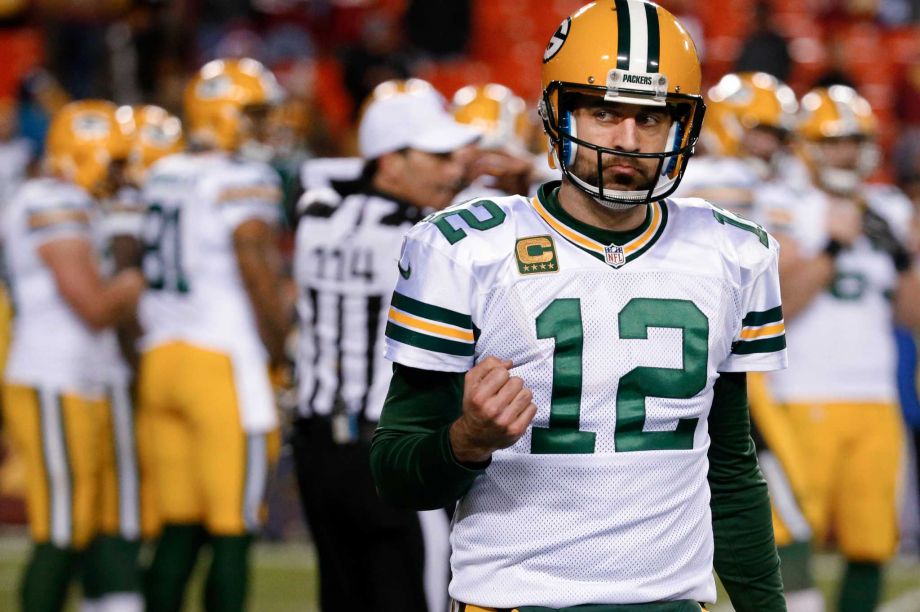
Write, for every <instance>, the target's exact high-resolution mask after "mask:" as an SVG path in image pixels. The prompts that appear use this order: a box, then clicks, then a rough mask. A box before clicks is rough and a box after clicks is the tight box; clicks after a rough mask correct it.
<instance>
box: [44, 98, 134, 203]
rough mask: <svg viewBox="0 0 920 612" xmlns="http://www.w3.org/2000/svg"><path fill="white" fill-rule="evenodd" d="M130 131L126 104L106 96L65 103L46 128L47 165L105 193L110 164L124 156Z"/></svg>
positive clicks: (131, 124)
mask: <svg viewBox="0 0 920 612" xmlns="http://www.w3.org/2000/svg"><path fill="white" fill-rule="evenodd" d="M134 131H135V125H134V117H133V114H132V112H131V109H130V108H128V107H118V106H116V105H115V104H113V103H112V102H109V101H107V100H79V101H77V102H71V103H69V104H66V105H65V106H64V107H63V108H62V109H61V110H60V111H58V113H57V114H56V115H55V116H54V118H53V119H52V121H51V126H50V127H49V128H48V136H47V139H46V146H45V158H46V161H47V164H48V166H49V169H50V170H51V172H53V173H54V174H56V175H58V176H60V177H62V178H64V179H66V180H69V181H72V182H74V183H76V184H77V185H80V186H81V187H83V188H84V189H86V190H87V191H89V192H90V193H91V194H92V195H94V196H97V197H98V196H102V195H105V192H106V190H107V189H108V188H109V187H110V185H109V184H108V178H109V169H110V166H111V165H112V163H113V162H115V161H118V160H122V161H123V160H126V159H127V158H128V155H129V151H130V146H131V139H132V138H133V136H134Z"/></svg>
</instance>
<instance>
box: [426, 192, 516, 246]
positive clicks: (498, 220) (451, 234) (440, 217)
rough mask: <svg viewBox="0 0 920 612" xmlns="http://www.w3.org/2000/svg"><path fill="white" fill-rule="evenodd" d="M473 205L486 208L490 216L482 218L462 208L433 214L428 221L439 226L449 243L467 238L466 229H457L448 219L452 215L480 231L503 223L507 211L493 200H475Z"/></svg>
mask: <svg viewBox="0 0 920 612" xmlns="http://www.w3.org/2000/svg"><path fill="white" fill-rule="evenodd" d="M472 206H479V207H482V208H485V209H486V212H488V213H489V217H488V218H486V219H480V218H478V217H477V216H476V215H474V214H473V213H472V211H470V210H468V209H466V208H463V209H461V210H445V211H444V212H440V213H437V214H435V215H433V216H432V217H430V218H429V220H428V221H429V222H430V223H434V225H435V227H437V228H438V231H440V232H441V234H443V235H444V237H445V238H447V241H448V242H449V243H451V244H456V243H458V242H460V241H461V240H463V239H464V238H466V231H465V230H462V229H457V228H455V227H454V226H453V225H451V224H450V221H448V219H450V217H460V218H461V219H463V221H464V222H466V224H467V226H469V227H470V228H472V229H474V230H479V231H485V230H488V229H492V228H493V227H495V226H497V225H501V224H502V222H503V221H504V220H505V212H504V211H503V210H502V209H501V208H499V207H498V204H496V203H495V202H492V201H491V200H479V201H478V202H473V204H472Z"/></svg>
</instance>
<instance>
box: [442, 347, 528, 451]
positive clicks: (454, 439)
mask: <svg viewBox="0 0 920 612" xmlns="http://www.w3.org/2000/svg"><path fill="white" fill-rule="evenodd" d="M511 365H512V364H511V361H510V360H505V361H502V360H500V359H498V358H496V357H486V358H485V359H483V360H482V361H480V362H479V363H478V364H476V365H475V366H474V367H473V369H471V370H470V371H469V372H467V373H466V378H465V379H464V382H463V414H462V415H461V416H460V418H459V419H457V420H456V421H454V423H453V425H451V427H450V443H451V447H452V448H453V451H454V456H455V457H456V458H457V460H458V461H459V462H461V463H482V462H484V461H488V460H489V457H491V456H492V453H493V452H494V451H496V450H498V449H501V448H508V447H509V446H511V445H512V444H514V443H515V442H517V440H518V439H519V438H520V437H521V436H522V435H524V432H525V431H527V427H528V425H530V422H531V421H532V420H533V417H534V415H535V414H537V406H536V404H534V403H533V393H532V392H531V391H530V389H526V388H525V387H524V380H523V379H522V378H520V377H518V376H511V374H510V372H509V370H510V369H511Z"/></svg>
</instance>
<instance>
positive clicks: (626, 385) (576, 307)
mask: <svg viewBox="0 0 920 612" xmlns="http://www.w3.org/2000/svg"><path fill="white" fill-rule="evenodd" d="M618 322H619V330H620V331H619V337H620V339H621V340H647V339H648V330H649V328H651V327H658V328H674V329H680V330H682V332H683V340H682V349H681V350H682V357H683V367H682V368H658V367H645V366H638V367H635V368H633V369H632V370H630V371H629V372H627V373H626V374H624V375H623V377H622V378H620V381H619V386H618V389H617V398H616V407H615V413H616V414H615V419H616V426H615V433H614V444H615V447H616V451H617V452H630V451H649V450H683V449H690V448H692V447H693V433H694V431H695V430H696V424H697V421H698V420H699V419H696V418H691V419H678V421H677V426H676V427H675V429H674V430H672V431H645V430H644V429H645V420H646V406H645V401H646V398H648V397H664V398H669V399H689V398H691V397H693V396H695V395H696V394H697V393H699V392H700V391H702V390H703V389H704V388H705V387H706V368H707V363H708V359H709V319H707V318H706V315H704V314H703V312H702V311H701V310H700V309H699V308H698V307H697V306H696V304H694V303H693V302H690V301H688V300H674V299H653V298H633V299H632V300H630V301H629V302H628V303H627V304H626V306H624V307H623V309H622V310H620V312H619V316H618ZM537 338H539V339H549V338H553V339H555V341H556V349H555V352H554V353H553V391H552V400H551V402H550V409H549V427H536V426H535V427H533V428H532V434H531V446H530V451H531V452H532V453H535V454H559V453H593V452H594V445H595V438H596V436H597V434H596V433H594V432H590V431H582V430H581V429H580V428H579V427H580V424H579V419H580V416H581V393H582V359H583V347H584V326H583V325H582V319H581V300H579V299H578V298H560V299H556V300H553V301H552V302H551V303H550V304H549V306H547V307H546V309H545V310H543V312H542V313H540V315H539V316H538V317H537Z"/></svg>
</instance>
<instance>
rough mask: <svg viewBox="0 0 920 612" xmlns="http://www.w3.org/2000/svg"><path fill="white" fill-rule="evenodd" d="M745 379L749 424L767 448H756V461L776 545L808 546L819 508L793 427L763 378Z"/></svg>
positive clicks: (753, 376)
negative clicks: (766, 489)
mask: <svg viewBox="0 0 920 612" xmlns="http://www.w3.org/2000/svg"><path fill="white" fill-rule="evenodd" d="M747 379H748V401H749V403H750V408H751V421H752V422H753V424H754V426H755V427H756V428H757V431H759V432H760V435H761V437H762V438H763V442H764V443H765V446H766V448H758V453H757V458H758V461H759V462H760V469H761V471H762V472H763V475H764V479H765V480H766V481H767V487H768V489H769V491H770V504H771V508H772V511H773V533H774V535H775V537H776V545H777V546H788V545H790V544H792V543H793V542H809V541H810V540H811V539H812V528H811V526H812V525H813V524H815V523H816V522H817V521H818V520H819V517H818V515H819V513H820V508H819V506H818V503H817V498H816V497H815V494H814V491H813V487H812V486H811V482H810V480H809V478H810V475H809V473H808V470H807V469H806V467H805V459H804V457H803V452H802V449H801V448H800V445H799V441H798V438H797V436H796V434H795V431H794V426H793V424H792V421H791V420H790V418H789V415H788V414H787V412H786V409H785V407H784V406H781V405H779V404H777V403H776V401H775V400H774V399H773V396H772V394H771V393H770V391H769V389H768V388H767V380H766V377H765V376H764V375H763V374H762V373H753V372H752V373H749V374H748V377H747Z"/></svg>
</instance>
